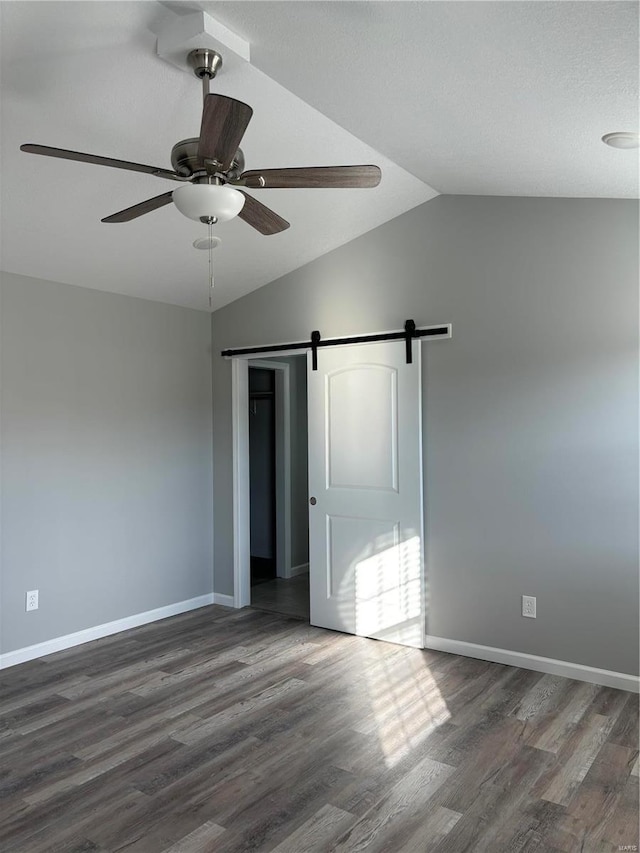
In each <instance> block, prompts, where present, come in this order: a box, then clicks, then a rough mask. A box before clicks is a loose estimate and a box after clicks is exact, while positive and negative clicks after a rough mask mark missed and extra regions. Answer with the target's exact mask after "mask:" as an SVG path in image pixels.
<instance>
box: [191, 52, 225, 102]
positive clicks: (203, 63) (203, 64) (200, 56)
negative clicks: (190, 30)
mask: <svg viewBox="0 0 640 853" xmlns="http://www.w3.org/2000/svg"><path fill="white" fill-rule="evenodd" d="M187 62H188V63H189V65H190V66H191V68H192V69H193V73H194V74H195V75H196V77H198V78H199V79H200V80H202V97H203V98H206V97H207V95H208V94H209V80H213V78H214V77H215V76H216V74H217V73H218V71H219V70H220V69H221V68H222V57H221V56H220V54H219V53H218V52H217V51H216V50H212V49H211V48H209V47H199V48H197V49H196V50H192V51H191V52H190V53H189V54H187Z"/></svg>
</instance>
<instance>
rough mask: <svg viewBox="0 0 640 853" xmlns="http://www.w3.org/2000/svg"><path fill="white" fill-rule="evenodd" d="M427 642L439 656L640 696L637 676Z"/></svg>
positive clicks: (430, 639)
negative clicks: (515, 668)
mask: <svg viewBox="0 0 640 853" xmlns="http://www.w3.org/2000/svg"><path fill="white" fill-rule="evenodd" d="M426 642H427V648H428V649H435V650H436V651H440V652H450V653H451V654H454V655H464V656H465V657H469V658H479V659H480V660H489V661H492V662H493V663H505V664H507V665H508V666H519V667H522V669H533V670H535V671H536V672H546V673H548V674H549V675H562V676H564V677H565V678H575V679H576V680H577V681H588V682H590V683H591V684H601V685H602V686H603V687H616V688H617V689H618V690H629V691H630V692H632V693H639V692H640V678H639V677H638V676H637V675H627V674H626V673H624V672H613V671H611V670H609V669H596V668H595V667H593V666H584V664H581V663H569V662H568V661H564V660H554V659H553V658H543V657H538V655H529V654H527V653H526V652H513V651H510V650H509V649H496V648H494V647H493V646H481V645H478V644H477V643H465V642H463V641H462V640H447V639H445V638H444V637H432V636H427V638H426Z"/></svg>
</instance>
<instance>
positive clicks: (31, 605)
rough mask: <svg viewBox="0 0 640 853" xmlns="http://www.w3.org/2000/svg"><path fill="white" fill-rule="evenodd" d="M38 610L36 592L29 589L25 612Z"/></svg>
mask: <svg viewBox="0 0 640 853" xmlns="http://www.w3.org/2000/svg"><path fill="white" fill-rule="evenodd" d="M37 609H38V590H37V589H31V590H29V592H28V593H27V602H26V607H25V610H37Z"/></svg>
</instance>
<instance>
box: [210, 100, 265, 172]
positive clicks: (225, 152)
mask: <svg viewBox="0 0 640 853" xmlns="http://www.w3.org/2000/svg"><path fill="white" fill-rule="evenodd" d="M252 115H253V110H252V109H251V107H250V106H249V105H248V104H244V103H243V102H242V101H236V100H235V98H227V97H225V96H224V95H207V96H206V97H205V99H204V109H203V112H202V125H201V127H200V144H199V146H198V157H199V158H200V159H201V160H213V161H215V162H216V163H217V164H218V166H217V168H218V169H219V170H220V171H222V172H226V170H227V169H228V168H229V167H230V166H231V164H232V162H233V158H234V157H235V154H236V151H237V150H238V146H239V145H240V142H241V140H242V137H243V136H244V132H245V130H246V129H247V125H248V124H249V122H250V121H251V116H252Z"/></svg>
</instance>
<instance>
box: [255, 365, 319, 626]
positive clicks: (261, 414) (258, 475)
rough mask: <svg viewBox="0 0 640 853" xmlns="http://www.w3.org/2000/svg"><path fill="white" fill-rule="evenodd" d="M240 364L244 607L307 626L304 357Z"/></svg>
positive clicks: (305, 382)
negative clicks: (243, 380)
mask: <svg viewBox="0 0 640 853" xmlns="http://www.w3.org/2000/svg"><path fill="white" fill-rule="evenodd" d="M246 367H247V405H246V406H245V407H244V410H245V412H246V414H247V430H246V437H247V441H246V452H247V455H248V480H249V482H248V486H249V519H248V528H249V530H248V532H249V554H248V563H249V565H248V569H249V585H248V590H247V591H248V594H249V596H248V600H247V601H246V602H245V603H246V604H250V605H251V606H252V607H255V608H258V609H261V610H267V611H270V612H276V613H282V614H283V615H287V616H294V617H296V618H299V619H304V620H306V621H308V620H309V611H310V607H309V516H308V504H307V498H308V486H307V482H308V480H307V464H308V440H307V360H306V356H305V355H296V356H291V357H285V358H282V357H278V358H274V359H270V358H268V357H267V358H261V359H259V360H258V359H251V360H248V361H247V362H246ZM245 568H247V567H246V566H245Z"/></svg>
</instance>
